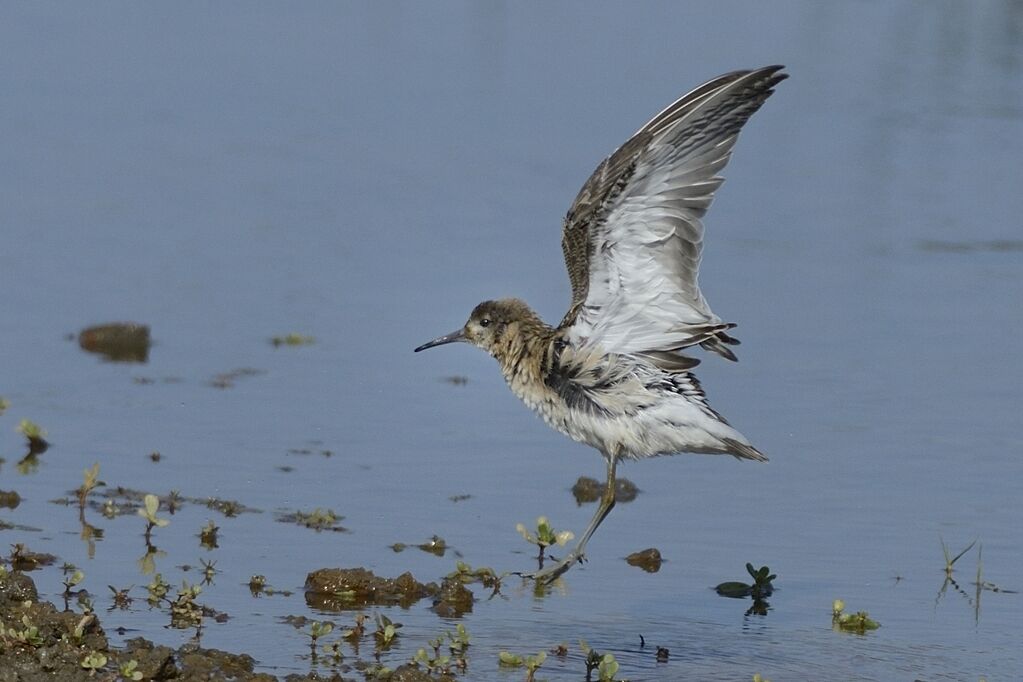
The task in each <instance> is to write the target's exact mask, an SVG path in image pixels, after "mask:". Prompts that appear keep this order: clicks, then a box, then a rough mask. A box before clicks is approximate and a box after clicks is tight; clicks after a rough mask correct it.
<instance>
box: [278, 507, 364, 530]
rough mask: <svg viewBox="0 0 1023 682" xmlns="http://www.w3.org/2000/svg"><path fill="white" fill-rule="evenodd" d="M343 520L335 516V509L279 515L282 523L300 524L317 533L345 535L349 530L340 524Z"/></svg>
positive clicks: (317, 509)
mask: <svg viewBox="0 0 1023 682" xmlns="http://www.w3.org/2000/svg"><path fill="white" fill-rule="evenodd" d="M342 519H344V517H343V516H338V515H337V514H335V513H334V510H333V509H321V508H319V507H317V508H316V509H314V510H312V511H311V512H302V511H295V512H288V513H280V514H278V515H277V520H278V521H279V522H281V523H294V524H298V525H299V526H305V527H306V528H312V529H313V530H315V531H316V532H320V531H324V530H329V531H333V532H335V533H344V532H346V531H347V530H348V529H347V528H345V527H344V526H342V525H341V524H340V523H339V521H341V520H342Z"/></svg>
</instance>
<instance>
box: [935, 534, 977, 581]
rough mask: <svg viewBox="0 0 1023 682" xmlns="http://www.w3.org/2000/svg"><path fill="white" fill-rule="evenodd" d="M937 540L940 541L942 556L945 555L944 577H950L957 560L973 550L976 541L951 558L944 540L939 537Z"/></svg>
mask: <svg viewBox="0 0 1023 682" xmlns="http://www.w3.org/2000/svg"><path fill="white" fill-rule="evenodd" d="M938 540H940V541H941V552H942V554H944V555H945V575H947V576H949V577H951V576H952V570H953V567H954V566H955V563H956V562H957V561H959V559H961V558H962V556H963V555H964V554H966V553H967V552H969V551H970V550H971V549H973V546H974V545H975V544H977V541H976V540H974V541H973V542H971V543H970V544H968V545H966V548H965V549H964V550H963V551H961V552H959V554H956V555H955V556H952V552H951V551H950V550H949V548H948V545H946V544H945V539H944V538H941V537H939V538H938Z"/></svg>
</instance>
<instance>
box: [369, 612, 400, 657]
mask: <svg viewBox="0 0 1023 682" xmlns="http://www.w3.org/2000/svg"><path fill="white" fill-rule="evenodd" d="M376 623H377V629H376V631H375V632H374V633H373V638H374V639H375V640H376V643H377V651H378V652H380V651H387V650H388V649H390V648H391V645H393V644H394V641H395V640H396V639H397V638H398V628H400V627H401V623H395V622H394V621H392V620H391V619H390V618H388V617H387V616H385V615H384V614H382V613H378V614H377V617H376Z"/></svg>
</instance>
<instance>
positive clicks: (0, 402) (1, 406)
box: [0, 398, 11, 415]
mask: <svg viewBox="0 0 1023 682" xmlns="http://www.w3.org/2000/svg"><path fill="white" fill-rule="evenodd" d="M10 406H11V403H10V402H9V401H8V400H7V399H6V398H0V415H2V414H3V413H4V412H6V411H7V408H8V407H10Z"/></svg>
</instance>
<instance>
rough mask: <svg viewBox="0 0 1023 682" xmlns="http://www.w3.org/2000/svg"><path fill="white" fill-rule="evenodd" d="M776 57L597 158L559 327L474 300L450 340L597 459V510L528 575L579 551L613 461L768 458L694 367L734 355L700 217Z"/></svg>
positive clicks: (771, 81) (608, 492)
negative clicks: (709, 393) (708, 271)
mask: <svg viewBox="0 0 1023 682" xmlns="http://www.w3.org/2000/svg"><path fill="white" fill-rule="evenodd" d="M782 68H783V67H781V66H767V67H764V68H761V69H755V70H752V71H734V72H732V73H728V74H725V75H723V76H719V77H717V78H715V79H713V80H711V81H708V82H707V83H704V84H703V85H701V86H700V87H698V88H696V89H695V90H693V91H692V92H690V93H688V94H686V95H684V96H682V97H681V98H680V99H679V100H678V101H676V102H675V103H674V104H672V105H670V106H669V107H668V108H667V109H665V110H664V111H662V112H661V113H659V114H658V115H657V116H655V117H654V118H653V120H651V121H650V122H649V123H647V124H646V125H645V126H643V127H642V128H641V129H640V130H639V132H637V133H636V134H635V135H633V136H632V138H630V139H629V140H628V141H627V142H626V143H625V144H623V145H622V146H621V147H619V148H618V149H617V150H616V151H615V152H614V153H613V154H611V156H609V157H608V158H607V159H605V160H604V161H603V162H602V163H601V164H600V165H599V166H597V169H596V170H595V171H594V172H593V175H591V176H590V179H589V180H587V181H586V184H585V185H583V188H582V190H580V192H579V195H578V196H577V197H576V199H575V202H574V203H573V204H572V207H571V208H570V209H569V211H568V215H567V216H566V217H565V222H564V231H563V234H562V240H561V245H562V250H563V251H564V256H565V265H566V267H567V269H568V277H569V280H570V282H571V286H572V304H571V306H570V307H569V309H568V312H567V313H566V314H565V316H564V318H563V319H562V320H561V323H560V324H558V326H557V327H552V326H550V325H548V324H545V323H544V321H543V320H541V319H540V317H539V316H538V315H537V314H536V313H535V312H533V310H532V309H530V307H529V306H527V305H526V304H525V303H523V302H522V301H520V300H518V299H514V298H506V299H500V300H495V301H484V302H483V303H480V304H479V305H478V306H476V308H475V309H474V310H473V311H472V314H471V315H470V316H469V320H468V322H466V323H465V326H464V327H462V328H461V329H459V330H457V331H455V332H452V333H451V334H447V335H445V336H441V337H439V338H436V339H434V340H433V341H430V342H428V343H425V344H423V345H422V346H420V347H419V348H416V349H415V350H416V351H417V352H418V351H421V350H425V349H427V348H432V347H434V346H439V345H441V344H445V343H452V342H455V341H464V342H468V343H471V344H473V345H475V346H479V347H480V348H482V349H483V350H485V351H487V352H488V353H490V354H491V355H492V356H493V357H494V358H496V359H497V361H498V363H499V364H500V366H501V372H502V373H503V374H504V378H505V380H506V381H507V382H508V385H509V386H510V387H511V390H512V391H513V392H514V393H515V395H517V396H518V397H519V398H521V399H522V401H523V402H525V403H526V405H528V406H529V407H530V408H532V409H533V410H535V411H536V412H537V413H539V414H540V416H542V417H543V419H544V421H546V422H547V423H548V424H549V425H550V426H551V427H553V428H555V429H557V430H558V431H561V432H562V433H564V434H565V435H567V436H569V437H570V438H572V439H574V440H577V441H580V442H582V443H587V444H588V445H591V446H593V447H595V448H596V449H597V450H599V451H600V453H601V454H602V455H603V456H604V459H605V460H606V462H607V482H606V485H605V488H604V493H603V495H602V497H601V500H600V504H599V505H598V507H597V511H596V513H595V514H594V516H593V519H592V520H591V521H590V524H589V526H588V527H587V528H586V531H585V532H584V533H583V535H582V537H581V538H580V540H579V542H578V544H577V545H576V546H575V547H574V548H573V549H572V550H571V551H570V552H569V553H568V554H567V555H566V556H565V557H564V558H563V559H562V560H561V561H559V562H557V563H555V564H552V565H550V566H548V567H546V568H544V569H542V570H540V571H538V572H536V573H532V574H526V575H527V577H531V578H535V579H537V580H540V581H549V580H553V579H554V578H556V577H557V576H559V575H561V574H562V573H564V572H565V571H567V570H568V569H569V568H570V567H571V566H572V565H573V564H574V563H575V562H576V561H581V560H582V558H583V553H584V552H585V549H586V543H587V542H588V541H589V539H590V537H591V536H592V535H593V533H594V531H596V529H597V527H598V526H599V525H600V523H601V521H603V520H604V518H605V517H606V516H607V514H608V513H609V512H610V511H611V508H612V507H614V504H615V467H616V465H617V464H618V461H619V460H621V459H643V458H645V457H653V456H655V455H669V454H675V453H680V452H696V453H709V454H727V455H733V456H735V457H736V458H739V459H752V460H757V461H765V460H766V459H767V458H766V457H764V455H763V454H761V453H760V451H759V450H757V449H756V448H755V447H753V445H752V444H751V443H750V441H749V440H748V439H747V438H746V437H745V436H743V435H742V434H741V433H739V432H738V431H736V430H735V429H734V428H732V427H731V426H730V425H729V424H728V422H727V421H726V420H725V418H724V417H722V416H721V415H720V414H718V413H717V412H716V411H715V410H713V409H712V408H711V407H710V405H709V404H708V403H707V398H706V396H705V395H704V392H703V389H702V388H701V386H700V383H699V382H698V381H697V379H696V377H695V376H693V375H692V374H691V373H690V371H689V370H690V369H692V368H693V367H695V366H696V365H697V364H698V363H699V360H697V359H696V358H692V357H689V356H686V355H683V354H682V353H681V351H682V350H683V349H686V348H689V347H690V346H696V345H699V346H702V347H703V348H704V349H706V350H709V351H712V352H714V353H717V354H718V355H720V356H722V357H725V358H727V359H729V360H735V359H736V357H735V354H734V353H733V352H732V349H731V346H734V345H736V344H738V343H739V342H738V340H737V339H735V338H733V337H732V336H731V335H730V334H729V333H728V331H729V330H730V329H732V327H734V326H735V325H734V324H730V323H726V322H724V321H722V319H721V318H720V317H718V316H717V315H715V314H714V313H713V312H712V311H711V309H710V306H709V305H708V304H707V300H706V299H705V298H704V297H703V294H702V293H701V292H700V287H699V284H698V283H697V274H698V270H699V265H700V254H701V250H702V245H703V224H702V223H701V218H702V217H703V215H704V214H705V213H706V212H707V209H708V208H709V207H710V204H711V201H712V200H713V198H714V192H715V190H717V188H718V187H720V186H721V183H722V182H723V181H724V178H722V177H721V176H719V175H718V173H719V172H720V171H721V169H723V168H724V167H725V164H727V163H728V159H729V157H730V156H731V152H732V147H733V146H734V145H735V141H736V139H737V137H738V135H739V130H740V129H741V128H742V126H743V125H744V124H745V123H746V121H748V120H749V118H750V116H752V115H753V113H754V112H756V111H757V109H759V108H760V106H761V105H762V104H763V103H764V101H765V100H767V98H768V97H770V96H771V93H772V92H773V91H774V90H773V88H774V86H775V85H777V84H778V83H780V82H781V81H782V80H784V79H785V78H786V74H784V73H782Z"/></svg>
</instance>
